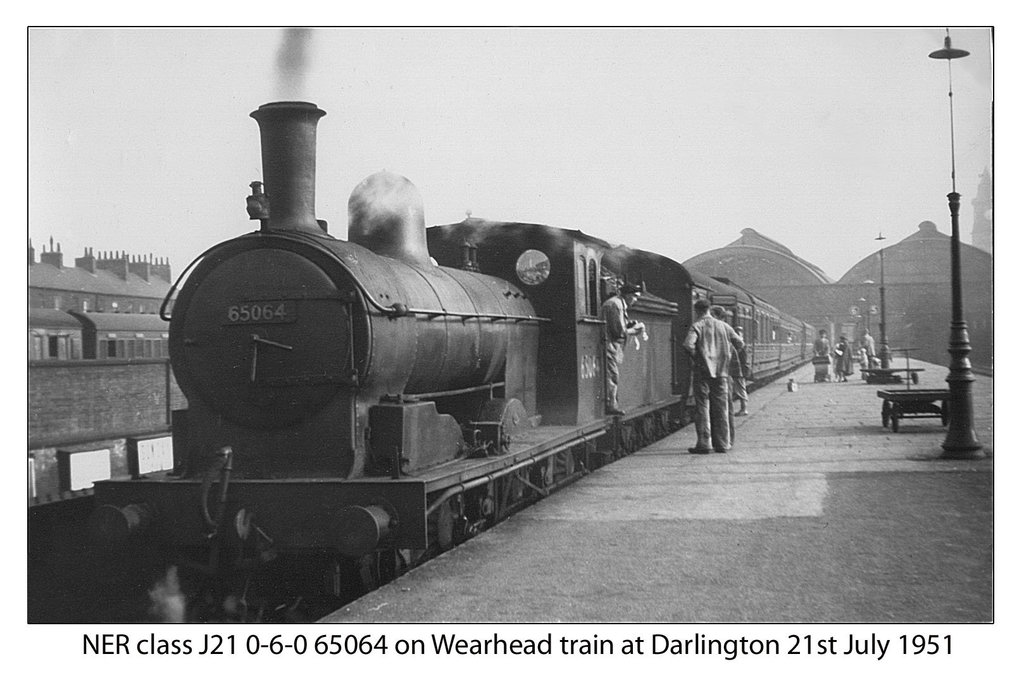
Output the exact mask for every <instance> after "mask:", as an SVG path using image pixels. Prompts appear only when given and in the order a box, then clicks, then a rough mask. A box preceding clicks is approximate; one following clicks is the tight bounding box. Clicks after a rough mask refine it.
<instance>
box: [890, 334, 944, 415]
mask: <svg viewBox="0 0 1024 685" xmlns="http://www.w3.org/2000/svg"><path fill="white" fill-rule="evenodd" d="M912 349H914V348H901V349H898V350H894V352H903V353H905V354H906V359H907V365H906V367H905V368H904V369H900V371H903V372H904V373H905V374H906V375H905V379H906V383H907V387H906V388H900V389H899V390H879V391H878V392H877V395H878V396H879V397H881V398H882V427H883V428H889V427H890V426H891V427H892V432H893V433H896V432H898V431H899V429H900V421H901V420H903V419H919V418H929V417H933V418H934V417H938V418H939V419H940V420H941V421H942V425H943V426H946V425H948V424H949V390H948V389H941V388H936V389H919V388H914V389H911V387H910V384H911V383H914V384H917V381H918V376H917V372H918V371H923V369H912V368H911V367H910V352H911V350H912Z"/></svg>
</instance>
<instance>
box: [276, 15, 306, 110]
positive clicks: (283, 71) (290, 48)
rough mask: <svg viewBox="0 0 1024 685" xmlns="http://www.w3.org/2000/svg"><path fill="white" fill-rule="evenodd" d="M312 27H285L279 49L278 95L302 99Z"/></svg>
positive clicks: (285, 97)
mask: <svg viewBox="0 0 1024 685" xmlns="http://www.w3.org/2000/svg"><path fill="white" fill-rule="evenodd" d="M312 38H313V30H312V29H285V30H284V35H283V38H282V41H281V47H279V48H278V50H277V95H278V97H279V98H280V99H282V100H300V99H302V97H303V96H304V94H305V89H306V73H307V71H308V70H309V49H310V42H311V40H312Z"/></svg>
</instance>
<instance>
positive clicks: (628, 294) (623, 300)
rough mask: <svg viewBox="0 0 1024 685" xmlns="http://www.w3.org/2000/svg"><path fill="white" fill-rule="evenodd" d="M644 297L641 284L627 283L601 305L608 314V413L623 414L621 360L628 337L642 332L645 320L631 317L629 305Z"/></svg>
mask: <svg viewBox="0 0 1024 685" xmlns="http://www.w3.org/2000/svg"><path fill="white" fill-rule="evenodd" d="M638 297H640V286H636V285H623V286H622V287H621V288H619V292H618V294H617V295H612V296H611V297H609V298H608V299H607V300H605V301H604V303H603V304H602V305H601V314H602V315H603V317H604V362H605V389H606V392H605V397H604V400H605V413H607V414H615V415H620V416H621V415H622V414H623V411H622V409H621V408H619V364H621V363H622V360H623V359H624V358H625V348H626V339H627V338H628V337H629V336H631V335H639V334H640V333H641V332H642V331H643V324H638V323H637V322H636V321H632V320H630V319H628V318H627V314H628V312H629V306H630V305H632V304H633V303H634V302H636V301H637V298H638Z"/></svg>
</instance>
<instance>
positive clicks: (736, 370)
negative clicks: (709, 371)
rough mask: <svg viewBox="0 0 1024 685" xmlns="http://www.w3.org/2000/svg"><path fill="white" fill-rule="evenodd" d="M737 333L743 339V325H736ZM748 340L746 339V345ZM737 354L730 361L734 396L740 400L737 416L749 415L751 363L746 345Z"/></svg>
mask: <svg viewBox="0 0 1024 685" xmlns="http://www.w3.org/2000/svg"><path fill="white" fill-rule="evenodd" d="M736 335H738V336H740V340H743V326H737V327H736ZM745 344H746V341H744V345H745ZM733 350H734V351H735V356H734V357H733V358H732V359H731V360H730V361H729V375H730V376H732V381H733V388H732V398H733V399H734V400H739V403H740V410H739V411H738V412H736V416H746V415H747V402H749V401H750V395H749V394H747V379H748V378H750V363H749V362H748V361H747V348H746V347H744V348H743V349H741V350H736V349H735V348H733Z"/></svg>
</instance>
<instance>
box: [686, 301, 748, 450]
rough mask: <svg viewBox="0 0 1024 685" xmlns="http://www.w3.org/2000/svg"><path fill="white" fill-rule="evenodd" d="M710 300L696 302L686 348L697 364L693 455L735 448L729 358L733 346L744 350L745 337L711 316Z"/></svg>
mask: <svg viewBox="0 0 1024 685" xmlns="http://www.w3.org/2000/svg"><path fill="white" fill-rule="evenodd" d="M710 308H711V305H710V303H708V301H707V300H704V299H700V300H697V301H696V302H695V303H694V304H693V310H694V314H695V315H696V317H697V320H696V321H694V322H693V324H692V325H691V326H690V330H689V331H688V332H687V334H686V339H685V340H684V341H683V347H684V348H685V349H686V351H687V352H688V353H689V354H690V358H691V360H692V367H693V398H694V401H695V403H696V416H695V417H694V423H695V426H696V429H697V446H696V447H691V448H690V453H691V454H708V453H709V452H711V449H712V448H714V450H715V451H716V452H728V451H729V449H730V448H731V447H732V441H731V439H730V430H729V423H730V418H731V417H730V416H729V359H730V355H731V352H730V350H731V349H732V348H736V349H737V350H741V349H743V347H744V345H743V339H742V338H740V336H738V335H737V334H736V331H734V330H733V328H732V326H730V325H729V324H727V323H726V322H724V321H719V320H718V319H716V318H714V317H713V316H711V314H710V313H709V312H708V310H709V309H710Z"/></svg>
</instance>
